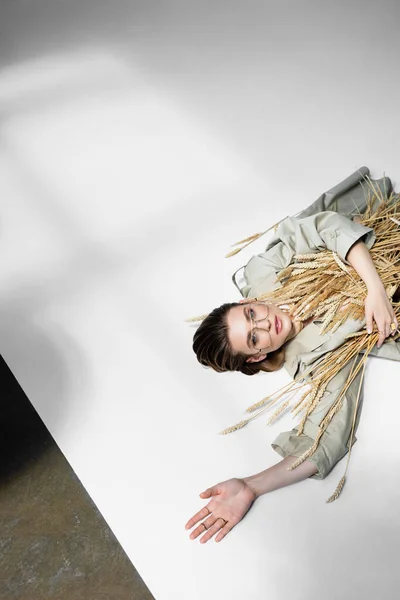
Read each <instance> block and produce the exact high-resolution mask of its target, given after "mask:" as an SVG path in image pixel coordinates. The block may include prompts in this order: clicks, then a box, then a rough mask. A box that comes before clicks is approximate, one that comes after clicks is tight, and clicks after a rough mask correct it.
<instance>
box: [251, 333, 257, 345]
mask: <svg viewBox="0 0 400 600" xmlns="http://www.w3.org/2000/svg"><path fill="white" fill-rule="evenodd" d="M251 341H252V342H253V346H255V345H256V344H257V336H256V334H255V333H253V335H252V336H251Z"/></svg>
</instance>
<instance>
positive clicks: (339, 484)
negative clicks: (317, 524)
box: [326, 475, 346, 504]
mask: <svg viewBox="0 0 400 600" xmlns="http://www.w3.org/2000/svg"><path fill="white" fill-rule="evenodd" d="M345 483H346V475H343V477H342V478H341V480H340V481H339V483H338V485H337V488H336V490H335V491H334V492H333V494H332V496H330V497H329V498H328V500H327V501H326V504H328V503H329V502H333V501H334V500H336V499H337V498H339V496H340V493H341V491H342V489H343V486H344V484H345Z"/></svg>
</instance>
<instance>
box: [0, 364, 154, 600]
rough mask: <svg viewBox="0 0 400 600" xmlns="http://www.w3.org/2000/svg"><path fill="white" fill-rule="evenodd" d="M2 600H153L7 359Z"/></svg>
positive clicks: (1, 440)
mask: <svg viewBox="0 0 400 600" xmlns="http://www.w3.org/2000/svg"><path fill="white" fill-rule="evenodd" d="M0 376H1V381H2V390H3V393H2V398H1V402H0V456H1V457H2V459H1V464H0V599H1V600H14V599H16V598H18V599H20V600H49V599H51V600H67V599H68V600H97V599H98V600H138V599H140V600H151V599H152V598H153V596H152V594H151V593H150V592H149V590H148V589H147V587H146V585H145V584H144V582H143V581H142V579H141V577H140V576H139V574H138V573H137V571H136V570H135V568H134V566H133V565H132V563H131V562H130V561H129V559H128V557H127V556H126V554H125V552H124V551H123V549H122V547H121V546H120V544H119V543H118V541H117V540H116V538H115V536H114V535H113V533H112V531H111V530H110V528H109V527H108V526H107V523H106V522H105V520H104V519H103V517H102V515H101V514H100V512H99V511H98V510H97V508H96V506H95V504H94V503H93V502H92V500H91V498H90V496H89V495H88V494H87V492H86V490H85V489H84V487H83V486H82V484H81V482H80V481H79V479H78V478H77V476H76V475H75V473H74V471H73V470H72V469H71V467H70V465H69V463H68V462H67V460H66V459H65V457H64V455H63V454H62V452H61V451H60V449H59V448H58V446H57V444H56V443H55V442H54V440H53V438H52V437H51V435H50V433H49V432H48V430H47V429H46V427H45V425H44V424H43V422H42V421H41V419H40V418H39V416H38V414H37V413H36V411H35V410H34V408H33V406H32V405H31V403H30V402H29V400H28V398H27V397H26V395H25V394H24V392H23V390H22V389H21V387H20V386H19V385H18V382H17V381H16V379H15V377H14V376H13V374H12V373H11V371H10V369H9V368H8V366H7V365H6V363H5V361H4V359H3V358H2V357H0Z"/></svg>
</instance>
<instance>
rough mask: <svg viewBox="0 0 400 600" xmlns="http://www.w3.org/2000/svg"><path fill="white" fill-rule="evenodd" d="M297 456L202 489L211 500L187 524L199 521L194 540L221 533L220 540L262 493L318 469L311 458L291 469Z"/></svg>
mask: <svg viewBox="0 0 400 600" xmlns="http://www.w3.org/2000/svg"><path fill="white" fill-rule="evenodd" d="M296 458H297V457H295V456H286V458H284V459H283V460H281V462H279V463H278V464H276V465H273V466H272V467H269V468H268V469H266V470H265V471H262V472H261V473H257V474H256V475H251V476H250V477H245V478H244V479H239V478H237V477H233V478H232V479H228V480H227V481H221V482H220V483H217V484H215V485H213V486H212V487H210V488H207V489H206V490H205V491H204V492H201V494H200V497H201V498H202V499H203V500H205V499H206V498H207V499H209V502H208V504H206V506H204V507H203V508H201V509H200V510H199V511H198V512H197V513H196V514H195V515H193V517H191V518H190V519H189V521H188V522H187V523H186V525H185V529H191V528H192V527H193V526H194V525H196V524H198V523H199V524H198V525H197V527H196V529H194V530H193V531H192V533H191V534H190V538H191V539H192V540H194V539H196V538H197V537H199V536H201V538H200V542H201V543H205V542H208V540H210V539H211V538H212V537H213V536H214V535H215V534H217V535H216V537H215V538H214V539H215V541H216V542H220V541H221V540H222V539H223V538H224V537H225V536H226V534H227V533H229V532H230V531H231V530H232V529H233V528H234V527H235V525H237V524H238V523H239V522H240V521H241V520H242V519H243V517H244V516H245V514H246V513H247V512H248V511H249V510H250V508H251V506H252V504H253V502H254V501H255V500H256V499H257V498H258V497H259V496H261V495H262V494H266V493H267V492H272V491H273V490H277V489H278V488H281V487H284V486H286V485H290V484H291V483H297V482H298V481H302V480H303V479H307V477H310V475H314V473H316V472H317V470H318V469H317V466H316V465H315V464H314V463H313V462H311V461H309V460H305V461H304V462H303V463H301V464H300V465H299V466H298V467H297V468H296V469H293V471H287V468H288V467H289V466H290V465H291V464H292V463H293V462H294V461H295V460H296ZM200 521H201V522H200Z"/></svg>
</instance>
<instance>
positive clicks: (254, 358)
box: [246, 354, 268, 363]
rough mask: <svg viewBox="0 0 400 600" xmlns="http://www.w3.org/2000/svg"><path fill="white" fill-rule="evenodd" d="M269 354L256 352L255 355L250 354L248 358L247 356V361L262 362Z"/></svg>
mask: <svg viewBox="0 0 400 600" xmlns="http://www.w3.org/2000/svg"><path fill="white" fill-rule="evenodd" d="M267 356H268V354H256V355H255V356H249V357H248V358H246V362H248V363H253V362H260V361H262V360H264V358H267Z"/></svg>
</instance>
